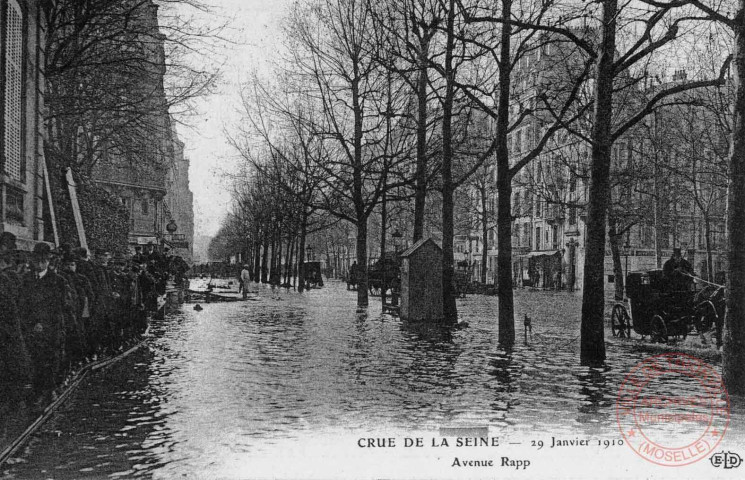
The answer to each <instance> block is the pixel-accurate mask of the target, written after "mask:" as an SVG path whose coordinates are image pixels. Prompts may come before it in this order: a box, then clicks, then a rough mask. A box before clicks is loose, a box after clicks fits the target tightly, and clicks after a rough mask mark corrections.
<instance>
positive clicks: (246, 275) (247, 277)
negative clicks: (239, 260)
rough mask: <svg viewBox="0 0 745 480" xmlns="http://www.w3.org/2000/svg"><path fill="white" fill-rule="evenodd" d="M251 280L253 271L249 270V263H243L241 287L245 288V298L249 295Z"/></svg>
mask: <svg viewBox="0 0 745 480" xmlns="http://www.w3.org/2000/svg"><path fill="white" fill-rule="evenodd" d="M250 282H251V272H250V271H249V270H248V265H243V270H241V288H242V289H243V299H244V300H245V299H246V297H247V296H248V284H249V283H250Z"/></svg>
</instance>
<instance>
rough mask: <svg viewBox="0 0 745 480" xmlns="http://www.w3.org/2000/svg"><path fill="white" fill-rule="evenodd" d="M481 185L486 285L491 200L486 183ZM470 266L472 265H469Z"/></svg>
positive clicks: (482, 255) (482, 269)
mask: <svg viewBox="0 0 745 480" xmlns="http://www.w3.org/2000/svg"><path fill="white" fill-rule="evenodd" d="M487 181H488V180H487V179H486V178H485V179H484V183H482V184H481V192H480V193H481V244H482V245H483V247H482V248H481V284H482V285H486V267H487V266H488V265H489V211H488V210H487V207H488V205H489V199H488V198H487V196H486V194H487V190H486V182H487ZM469 266H470V265H469Z"/></svg>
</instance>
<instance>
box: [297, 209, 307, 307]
mask: <svg viewBox="0 0 745 480" xmlns="http://www.w3.org/2000/svg"><path fill="white" fill-rule="evenodd" d="M307 232H308V216H307V215H306V214H305V212H303V215H302V218H301V219H300V241H299V244H298V247H297V260H298V261H297V291H298V292H300V293H302V292H303V291H304V290H305V272H304V270H305V269H304V265H305V237H306V236H307Z"/></svg>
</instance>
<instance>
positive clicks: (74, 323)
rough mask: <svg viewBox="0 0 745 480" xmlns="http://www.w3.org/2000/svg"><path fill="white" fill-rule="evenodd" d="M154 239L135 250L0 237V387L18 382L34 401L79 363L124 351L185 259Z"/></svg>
mask: <svg viewBox="0 0 745 480" xmlns="http://www.w3.org/2000/svg"><path fill="white" fill-rule="evenodd" d="M178 260H179V259H178V257H172V256H169V255H168V254H167V251H164V252H159V251H158V250H157V249H156V248H155V246H154V245H152V244H151V245H147V246H146V247H145V250H144V251H143V250H142V248H141V247H136V249H135V253H134V255H126V256H125V255H121V254H117V255H114V256H113V257H112V255H111V253H110V252H109V251H107V250H99V251H96V252H95V258H94V259H91V258H90V255H89V252H88V250H87V249H85V248H74V249H73V248H70V247H68V246H64V245H63V246H61V247H60V248H57V249H54V250H53V249H52V248H51V247H50V245H49V244H46V243H38V244H36V245H35V247H34V249H33V251H32V252H27V251H23V250H18V249H17V247H16V238H15V237H14V236H13V235H12V234H11V233H8V232H3V233H2V234H1V235H0V386H2V385H16V386H18V385H22V386H24V388H27V389H28V390H30V391H31V392H33V394H34V398H35V399H36V400H37V401H38V402H41V401H43V399H44V396H45V395H47V394H52V392H53V390H54V388H55V387H56V386H57V385H59V383H60V382H61V381H62V380H63V379H64V378H65V377H66V376H67V374H68V373H70V372H71V371H74V370H75V369H76V368H77V367H79V366H80V365H81V364H83V363H86V362H89V361H92V360H95V359H97V358H101V357H102V356H105V355H110V354H114V353H116V352H118V351H119V350H121V349H123V348H124V347H125V346H126V345H127V343H128V342H131V341H132V340H133V339H136V338H137V337H139V336H140V335H141V334H142V333H144V332H145V330H146V328H147V319H148V314H150V313H151V312H156V311H158V310H159V302H158V298H159V297H160V296H161V295H163V294H165V291H166V282H167V281H168V279H169V276H173V277H174V278H175V279H176V281H177V282H178V281H183V279H184V278H185V273H186V270H188V265H186V263H185V262H184V261H183V260H181V261H178Z"/></svg>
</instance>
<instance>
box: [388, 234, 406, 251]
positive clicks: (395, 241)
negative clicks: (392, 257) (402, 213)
mask: <svg viewBox="0 0 745 480" xmlns="http://www.w3.org/2000/svg"><path fill="white" fill-rule="evenodd" d="M403 236H404V235H403V234H402V233H401V232H399V231H398V228H397V229H396V230H394V232H393V233H392V234H391V237H393V248H394V249H395V251H396V255H398V243H399V241H400V240H401V237H403Z"/></svg>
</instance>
